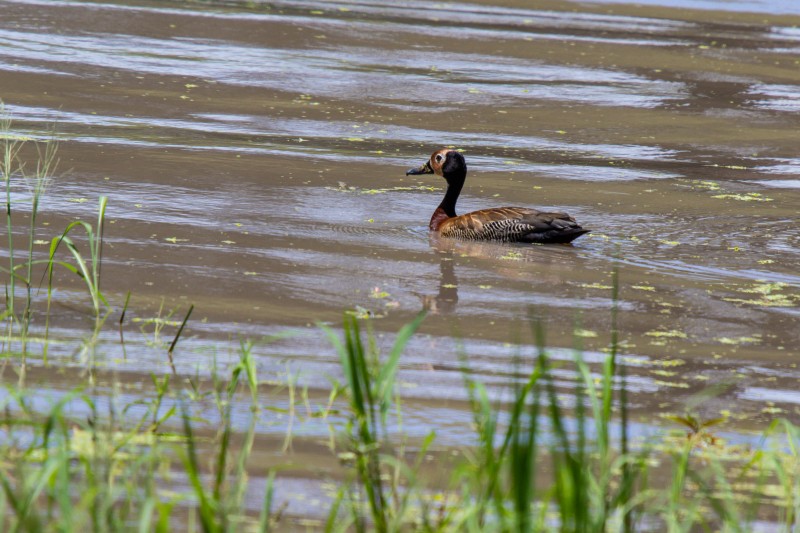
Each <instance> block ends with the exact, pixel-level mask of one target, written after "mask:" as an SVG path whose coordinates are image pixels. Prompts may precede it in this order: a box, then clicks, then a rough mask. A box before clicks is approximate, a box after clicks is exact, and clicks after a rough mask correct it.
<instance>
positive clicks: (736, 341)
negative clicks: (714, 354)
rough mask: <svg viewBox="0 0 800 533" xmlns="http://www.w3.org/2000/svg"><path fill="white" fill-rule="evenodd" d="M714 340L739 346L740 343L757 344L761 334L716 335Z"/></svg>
mask: <svg viewBox="0 0 800 533" xmlns="http://www.w3.org/2000/svg"><path fill="white" fill-rule="evenodd" d="M714 340H715V341H717V342H718V343H720V344H728V345H731V346H739V345H742V344H759V343H760V342H761V335H753V336H752V337H747V336H742V337H717V338H716V339H714Z"/></svg>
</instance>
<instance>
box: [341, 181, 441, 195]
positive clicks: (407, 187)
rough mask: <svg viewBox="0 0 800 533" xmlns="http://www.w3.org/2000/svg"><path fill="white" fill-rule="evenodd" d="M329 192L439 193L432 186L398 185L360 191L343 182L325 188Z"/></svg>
mask: <svg viewBox="0 0 800 533" xmlns="http://www.w3.org/2000/svg"><path fill="white" fill-rule="evenodd" d="M325 188H326V189H327V190H329V191H337V192H352V193H356V194H386V193H390V192H401V191H425V192H432V191H439V190H441V189H440V188H439V187H434V186H432V185H398V186H396V187H385V188H381V189H362V188H360V187H354V186H352V185H347V184H346V183H345V182H343V181H340V182H339V186H338V187H325Z"/></svg>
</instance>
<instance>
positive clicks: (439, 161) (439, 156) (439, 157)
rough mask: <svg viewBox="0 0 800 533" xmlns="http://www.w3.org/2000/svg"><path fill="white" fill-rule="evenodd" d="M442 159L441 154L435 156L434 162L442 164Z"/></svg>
mask: <svg viewBox="0 0 800 533" xmlns="http://www.w3.org/2000/svg"><path fill="white" fill-rule="evenodd" d="M442 159H444V158H443V157H442V154H437V155H436V162H437V163H441V162H442Z"/></svg>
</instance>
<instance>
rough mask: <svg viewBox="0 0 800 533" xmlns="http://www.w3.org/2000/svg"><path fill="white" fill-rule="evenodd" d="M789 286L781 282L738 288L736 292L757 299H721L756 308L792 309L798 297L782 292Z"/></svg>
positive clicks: (799, 299) (798, 300)
mask: <svg viewBox="0 0 800 533" xmlns="http://www.w3.org/2000/svg"><path fill="white" fill-rule="evenodd" d="M788 288H789V285H788V284H786V283H782V282H763V283H757V284H755V285H752V286H750V287H746V288H739V289H737V292H740V293H744V294H756V295H758V297H757V298H723V300H724V301H726V302H733V303H740V304H746V305H755V306H758V307H794V306H796V305H797V304H798V302H800V296H799V295H796V294H787V293H786V292H784V291H785V290H786V289H788Z"/></svg>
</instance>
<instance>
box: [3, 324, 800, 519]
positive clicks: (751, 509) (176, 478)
mask: <svg viewBox="0 0 800 533" xmlns="http://www.w3.org/2000/svg"><path fill="white" fill-rule="evenodd" d="M421 320H422V317H421V316H420V317H418V318H417V319H415V320H414V321H413V322H412V323H411V324H409V325H407V326H405V327H404V328H403V329H402V330H401V331H400V333H399V334H398V335H397V336H396V338H395V342H394V345H393V346H392V347H391V349H390V350H389V352H388V354H386V355H385V356H382V355H381V352H380V350H379V349H378V343H377V341H376V339H375V337H374V335H372V333H371V329H370V327H369V326H368V327H367V328H366V334H365V333H364V328H363V327H362V323H360V322H358V321H357V320H356V319H354V318H353V317H351V316H348V317H347V318H346V319H345V322H344V327H343V339H342V338H340V337H339V336H338V335H336V334H335V333H334V332H333V331H331V330H327V334H328V336H329V338H330V339H331V342H332V343H333V344H334V346H335V348H336V350H337V351H338V353H339V356H340V358H341V369H342V376H343V378H344V381H343V382H342V383H341V384H338V385H337V386H336V387H335V388H334V391H333V393H332V398H337V397H338V400H332V401H336V405H337V407H338V408H339V409H340V412H342V413H344V414H347V415H348V416H347V420H346V421H344V422H341V423H336V424H335V427H334V430H335V431H336V432H337V433H338V434H339V436H340V438H339V439H338V441H337V443H336V445H335V447H334V453H336V454H337V456H338V457H339V459H340V460H341V469H342V471H341V477H342V478H343V479H344V482H343V483H342V484H341V485H340V487H339V489H338V490H336V491H335V493H334V494H333V495H332V496H331V500H330V501H329V506H330V507H329V513H328V518H327V521H326V522H325V523H324V524H320V525H319V527H320V528H324V529H325V530H326V531H345V530H348V531H349V530H355V531H373V530H374V531H475V532H478V531H520V532H527V531H563V532H612V531H613V532H617V531H619V532H628V531H637V532H638V531H670V532H684V531H686V532H688V531H696V530H713V531H749V530H750V529H752V525H753V524H754V523H755V521H756V520H759V519H764V518H766V519H768V520H769V523H770V524H772V525H773V526H774V528H775V530H778V531H787V532H788V531H793V530H795V528H796V527H797V522H798V511H799V510H800V500H799V499H798V494H800V457H798V443H800V430H798V428H797V427H796V426H794V425H793V424H791V423H789V422H788V421H780V422H776V423H774V424H773V425H771V426H770V427H769V428H768V429H767V431H766V432H765V436H764V439H765V440H764V445H763V446H762V447H761V448H760V449H758V450H755V451H753V450H746V449H736V448H731V447H727V446H725V445H724V444H723V443H721V442H720V440H719V439H718V438H716V437H714V436H713V434H711V433H710V432H709V431H710V429H709V428H708V427H703V424H702V423H697V424H695V426H696V427H695V431H693V432H691V431H690V432H689V433H688V435H687V434H686V433H683V434H681V435H680V436H679V437H678V438H674V437H671V436H669V435H664V436H661V437H659V438H658V439H657V440H656V441H655V442H653V443H651V445H649V446H647V445H642V444H641V443H638V444H637V445H636V446H632V447H631V449H630V450H629V451H628V452H627V453H622V451H621V448H620V446H619V443H620V442H622V438H623V435H624V434H625V432H626V429H625V427H624V424H620V416H619V415H620V407H621V406H620V404H619V398H620V397H621V396H622V394H621V392H622V388H624V386H625V385H624V381H621V380H619V379H618V377H617V376H618V374H615V373H614V368H615V365H612V364H606V365H601V367H600V368H601V370H600V373H599V374H598V373H596V371H594V372H593V371H592V370H591V369H590V368H589V367H588V365H586V364H585V363H584V362H582V360H581V358H580V356H579V352H578V353H576V359H575V361H574V368H575V370H576V371H575V376H576V377H575V379H576V380H577V382H578V383H579V384H580V386H578V387H576V388H574V389H573V391H572V392H571V393H568V394H567V395H566V396H569V397H565V394H564V393H563V392H559V391H558V390H557V388H556V385H555V379H554V373H553V364H554V363H553V362H552V361H551V360H550V359H549V358H548V356H547V350H546V348H545V343H544V330H543V325H541V324H539V323H537V322H535V321H534V323H533V328H532V329H533V335H534V338H535V339H537V344H539V350H538V354H536V356H535V357H534V359H533V360H532V361H529V362H528V363H529V364H528V367H527V368H528V371H526V372H525V373H524V374H522V375H521V377H522V379H520V380H519V381H518V382H517V384H516V385H514V386H513V387H512V389H511V391H509V392H510V395H509V396H508V397H507V398H503V401H500V400H498V399H494V400H493V399H492V395H491V394H490V392H489V391H488V390H487V388H486V387H485V386H484V385H483V384H482V383H481V382H480V381H479V380H478V379H477V378H476V376H474V375H473V374H471V373H470V371H469V368H468V367H467V365H466V363H465V366H464V380H465V387H466V390H467V396H468V405H469V407H470V410H471V412H472V418H473V420H472V422H473V423H472V428H473V439H472V441H471V442H465V443H464V444H463V445H462V446H461V447H459V448H458V449H457V452H458V453H457V454H456V455H455V456H453V453H452V452H453V451H454V450H453V449H437V447H436V441H435V434H433V433H431V434H429V435H427V436H426V437H424V438H417V439H410V438H408V437H405V436H404V429H403V422H402V416H401V415H402V407H401V405H400V397H399V394H398V393H397V391H396V390H395V381H396V377H397V374H398V371H399V368H400V357H401V353H402V351H403V348H404V346H405V345H406V343H407V342H408V341H409V339H410V338H411V337H412V335H413V333H414V331H415V330H416V328H417V327H418V326H419V324H420V322H421ZM612 353H613V352H612ZM609 357H611V355H609ZM520 368H523V366H522V364H521V365H520ZM617 368H618V366H617ZM226 374H227V375H226V376H224V377H223V376H222V375H221V374H218V373H217V372H214V373H212V376H211V378H210V383H206V385H205V387H203V386H200V385H199V384H197V383H194V382H193V381H192V380H190V381H189V383H188V384H189V387H188V388H187V387H186V385H185V384H184V385H181V384H179V383H178V382H177V380H174V379H172V378H171V377H170V374H166V373H165V374H164V375H163V376H153V392H152V394H150V395H148V396H145V397H144V399H142V400H140V401H138V402H134V403H131V404H120V401H119V396H118V394H119V391H117V392H112V393H110V394H109V393H107V392H104V393H102V394H103V395H102V396H95V395H94V394H93V393H92V392H91V388H90V387H87V388H85V389H83V390H82V389H76V390H75V391H74V392H72V393H70V394H67V395H65V396H63V397H61V398H58V399H56V400H55V401H54V403H53V404H52V405H51V406H50V407H48V408H45V409H43V408H42V404H41V399H40V398H37V394H38V393H37V391H35V390H32V391H27V390H25V389H24V388H18V387H14V386H8V385H6V386H5V388H4V394H3V395H2V399H1V400H0V530H2V531H26V532H28V531H30V532H34V531H36V532H38V531H109V532H112V531H174V530H185V531H206V532H208V531H214V532H222V531H267V530H269V529H271V528H275V527H277V528H282V527H283V526H287V525H289V524H287V523H286V521H287V520H292V518H291V517H281V511H280V508H281V507H282V506H284V505H285V504H286V501H287V498H288V496H287V495H286V493H285V492H284V491H282V489H281V486H282V485H281V480H282V475H281V473H280V468H279V467H278V469H277V470H276V469H270V470H269V471H267V472H266V474H265V473H264V470H265V469H264V468H263V467H262V468H259V465H257V464H253V460H252V454H253V452H254V450H255V449H256V440H255V438H256V434H257V429H256V428H257V425H258V423H259V421H261V422H262V423H263V422H264V418H263V417H264V416H265V413H269V412H274V411H273V410H272V409H273V408H272V406H270V405H269V404H265V403H264V402H265V399H266V396H265V395H264V394H263V391H261V392H260V391H259V386H260V384H261V382H260V380H259V378H258V374H257V362H256V360H255V358H254V356H253V353H252V345H251V344H249V343H243V344H242V345H241V347H240V350H239V360H238V362H237V363H236V364H235V365H234V366H233V367H232V368H230V369H229V370H228V371H227V372H226ZM184 383H186V382H184ZM606 391H611V393H612V394H614V398H615V400H614V401H612V402H610V404H609V403H608V402H606V401H605V396H604V395H605V394H606ZM106 399H108V400H110V401H108V402H105V400H106ZM98 400H103V402H99V401H98ZM565 401H568V403H569V404H570V405H571V406H572V407H571V408H570V409H569V410H568V409H567V408H566V407H564V405H565ZM103 404H106V405H107V406H106V407H104V408H101V407H100V405H103ZM234 404H237V405H239V406H245V407H249V410H248V411H249V412H248V413H245V414H244V415H243V413H242V410H241V408H239V410H238V412H239V414H238V415H237V414H235V412H234V407H233V406H234ZM581 405H583V406H585V408H583V407H579V406H581ZM606 405H609V407H608V408H607V409H606V407H605V406H606ZM209 406H210V407H211V410H212V412H213V416H210V415H204V416H205V418H207V419H204V418H200V417H199V416H198V415H199V413H200V412H203V410H205V409H208V407H209ZM329 407H330V406H329ZM604 409H605V411H604ZM327 412H329V408H326V410H325V413H323V414H322V417H325V416H327V415H326V413H327ZM209 416H210V419H209ZM237 416H238V418H237ZM243 416H246V418H243ZM312 416H315V417H316V419H317V420H319V419H320V418H319V415H318V414H315V415H312ZM687 419H688V418H687ZM330 423H333V422H330ZM237 427H238V428H239V429H235V428H237ZM602 435H605V436H602ZM603 439H605V440H603ZM769 443H772V444H771V445H770V444H769ZM274 446H275V449H274V450H272V453H273V454H279V453H281V446H280V444H275V445H274ZM284 453H285V458H286V462H287V463H290V462H291V460H292V454H291V452H290V451H284ZM445 457H446V458H448V459H447V461H446V462H445V461H443V462H441V463H439V464H437V463H436V462H432V459H436V458H439V459H442V458H445ZM423 465H424V467H423ZM434 465H435V467H436V468H438V469H441V470H444V471H446V472H449V477H450V483H449V484H448V485H446V486H442V485H441V483H437V484H431V483H430V478H431V476H430V475H429V472H428V470H429V469H430V468H431V466H434ZM293 468H295V469H296V468H298V465H294V466H293ZM254 470H260V471H261V472H262V473H261V478H260V479H259V480H258V481H254V479H257V476H254ZM310 475H311V474H310ZM324 482H325V480H323V479H321V480H320V483H324ZM254 500H258V501H260V502H261V505H260V508H259V509H258V510H253V509H252V508H248V506H247V502H248V501H250V502H252V501H254ZM765 513H767V514H765ZM295 518H298V519H300V518H302V516H300V517H295ZM295 525H297V524H295Z"/></svg>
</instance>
